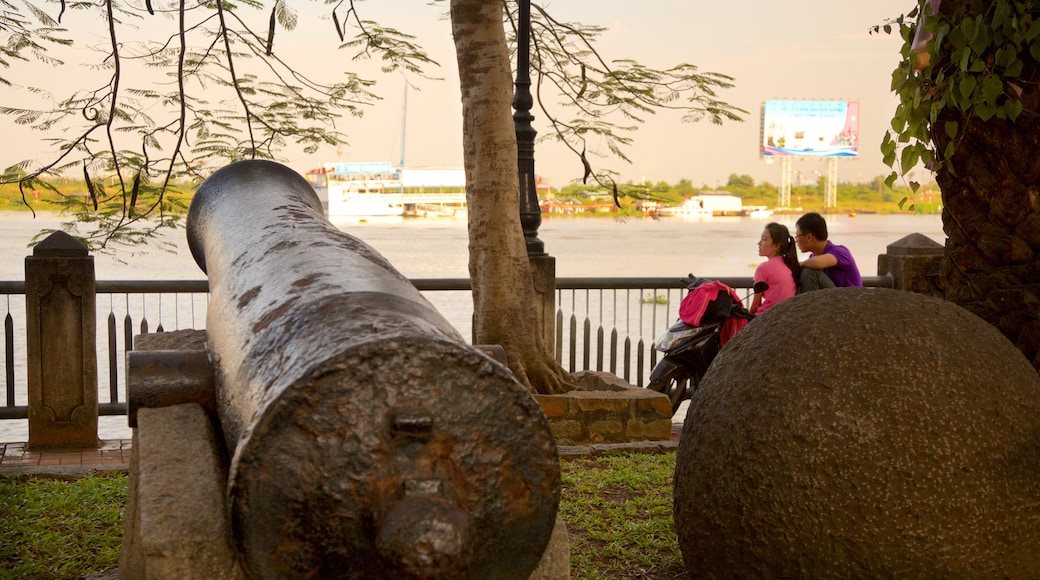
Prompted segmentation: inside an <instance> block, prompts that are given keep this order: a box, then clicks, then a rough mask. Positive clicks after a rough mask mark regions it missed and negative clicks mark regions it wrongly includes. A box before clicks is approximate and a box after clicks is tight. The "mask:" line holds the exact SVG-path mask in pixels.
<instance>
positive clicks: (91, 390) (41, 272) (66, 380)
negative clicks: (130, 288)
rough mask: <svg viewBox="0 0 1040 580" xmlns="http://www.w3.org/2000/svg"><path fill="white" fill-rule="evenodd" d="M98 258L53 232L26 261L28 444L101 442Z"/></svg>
mask: <svg viewBox="0 0 1040 580" xmlns="http://www.w3.org/2000/svg"><path fill="white" fill-rule="evenodd" d="M95 303H96V288H95V278H94V258H93V256H90V255H88V253H87V247H86V246H85V245H83V244H82V243H81V242H80V241H78V240H76V239H75V238H73V237H72V236H70V235H68V234H66V233H65V232H55V233H53V234H51V235H50V236H48V237H47V238H46V239H44V240H43V241H42V242H40V243H39V244H37V245H36V247H35V248H33V255H32V256H27V257H26V258H25V319H26V329H25V333H26V351H27V352H26V355H27V359H28V360H27V366H28V368H27V371H28V373H27V374H28V387H29V388H28V391H29V447H96V446H97V444H98V437H97V428H98V394H97V352H96V345H95V337H96V332H97V330H96V328H95V324H96V321H97V312H96V309H95Z"/></svg>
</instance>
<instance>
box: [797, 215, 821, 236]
mask: <svg viewBox="0 0 1040 580" xmlns="http://www.w3.org/2000/svg"><path fill="white" fill-rule="evenodd" d="M795 225H796V226H798V229H800V230H802V233H803V234H812V235H813V237H814V238H816V239H817V240H820V241H821V242H825V241H827V221H826V220H824V219H823V216H822V215H820V214H818V213H816V212H810V213H807V214H805V215H803V216H802V217H800V218H798V221H797V222H795Z"/></svg>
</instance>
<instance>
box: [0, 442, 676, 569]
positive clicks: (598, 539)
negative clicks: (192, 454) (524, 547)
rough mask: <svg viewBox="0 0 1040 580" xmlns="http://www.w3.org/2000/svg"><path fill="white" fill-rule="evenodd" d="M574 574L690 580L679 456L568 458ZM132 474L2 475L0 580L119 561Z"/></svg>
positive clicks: (565, 506)
mask: <svg viewBox="0 0 1040 580" xmlns="http://www.w3.org/2000/svg"><path fill="white" fill-rule="evenodd" d="M561 468H562V483H563V486H562V491H563V493H562V500H561V502H560V514H561V516H562V517H563V520H564V521H565V522H566V523H567V532H568V534H569V536H570V541H571V577H572V578H582V579H590V580H592V579H606V578H611V579H614V578H646V579H666V578H671V579H677V578H687V575H686V571H685V569H684V568H683V564H682V555H681V554H680V552H679V547H678V543H677V540H676V538H675V532H674V531H673V526H672V474H673V472H674V469H675V452H674V451H672V452H669V453H661V454H642V453H632V454H624V455H616V456H608V457H594V458H581V459H572V460H564V461H562V462H561ZM126 491H127V477H126V475H123V474H112V475H105V476H89V477H85V478H83V479H79V480H76V481H57V480H48V479H24V478H16V477H11V476H0V522H2V527H3V534H2V535H0V579H6V578H48V579H50V578H53V579H62V578H69V579H78V578H82V577H83V576H84V575H86V574H91V573H94V572H102V571H105V570H110V569H112V568H115V567H116V566H117V565H118V564H119V546H120V542H121V541H122V532H123V529H122V521H123V510H124V506H125V504H126Z"/></svg>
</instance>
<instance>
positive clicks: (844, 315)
mask: <svg viewBox="0 0 1040 580" xmlns="http://www.w3.org/2000/svg"><path fill="white" fill-rule="evenodd" d="M675 525H676V530H677V532H678V536H679V547H680V549H681V550H682V553H683V558H684V560H685V563H686V567H687V569H688V571H689V572H690V575H691V577H693V578H704V577H810V578H835V577H838V578H850V577H871V578H873V577H893V576H904V577H906V576H909V577H929V578H943V577H947V578H966V577H971V578H996V577H1011V578H1024V577H1031V578H1037V577H1040V378H1038V376H1037V372H1036V371H1035V370H1034V369H1033V367H1032V366H1031V365H1030V364H1029V362H1028V361H1027V360H1026V359H1025V357H1023V356H1022V355H1021V354H1020V353H1019V351H1018V350H1016V349H1015V347H1014V346H1013V345H1012V344H1011V343H1010V342H1009V341H1008V340H1007V339H1005V338H1004V337H1003V335H1001V334H1000V333H998V332H997V330H995V329H994V328H993V327H992V326H990V325H989V324H987V323H985V322H984V321H982V320H981V319H980V318H978V317H976V316H975V315H973V314H971V313H969V312H967V311H966V310H964V309H962V308H960V307H957V306H955V305H953V304H951V303H948V302H945V301H942V300H939V299H937V298H929V297H925V296H921V295H917V294H911V293H905V292H897V291H893V290H880V289H862V288H839V289H834V290H822V291H818V292H810V293H807V294H804V295H799V296H796V297H795V298H792V299H791V300H788V301H786V302H783V303H781V304H779V305H777V306H776V307H775V308H773V309H772V310H770V311H768V312H766V313H765V314H763V315H762V316H760V317H758V318H757V319H755V320H753V321H752V322H751V323H750V324H749V325H748V326H747V327H745V328H744V329H743V330H741V331H740V332H739V333H738V334H737V336H736V337H734V339H733V340H731V341H730V342H729V343H728V344H727V345H726V347H725V348H724V349H723V351H722V352H721V353H720V354H719V356H718V358H716V359H715V362H714V363H713V364H712V366H711V369H710V370H709V372H708V374H707V376H706V377H705V380H704V382H703V383H702V385H701V387H700V389H699V390H698V391H697V392H696V393H695V394H694V396H693V399H692V401H691V402H690V410H689V413H688V415H687V416H686V422H685V425H684V428H683V433H682V437H681V440H680V442H679V450H678V453H677V457H676V470H675Z"/></svg>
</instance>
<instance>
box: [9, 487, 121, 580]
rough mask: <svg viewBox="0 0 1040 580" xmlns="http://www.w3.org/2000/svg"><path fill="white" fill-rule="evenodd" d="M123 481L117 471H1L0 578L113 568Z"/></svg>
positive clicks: (70, 574) (53, 575)
mask: <svg viewBox="0 0 1040 580" xmlns="http://www.w3.org/2000/svg"><path fill="white" fill-rule="evenodd" d="M126 485H127V478H126V476H125V475H121V474H114V475H106V476H103V477H100V476H99V477H95V476H91V477H85V478H82V479H78V480H76V481H58V480H50V479H20V478H15V477H10V476H0V522H3V528H4V530H3V535H2V536H0V578H81V577H83V576H84V575H86V574H90V573H93V572H102V571H105V570H109V569H111V568H115V567H116V566H117V565H118V563H119V544H120V542H121V540H122V535H123V528H122V522H123V508H124V506H125V505H126Z"/></svg>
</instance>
